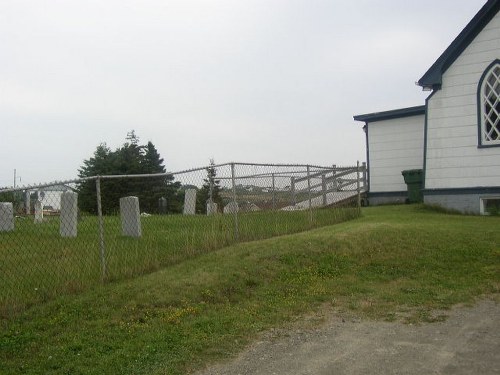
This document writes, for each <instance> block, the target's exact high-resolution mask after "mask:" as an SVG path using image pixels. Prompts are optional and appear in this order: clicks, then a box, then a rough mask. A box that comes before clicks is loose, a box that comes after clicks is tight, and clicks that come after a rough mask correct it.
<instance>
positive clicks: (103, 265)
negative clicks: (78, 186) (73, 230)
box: [95, 177, 106, 283]
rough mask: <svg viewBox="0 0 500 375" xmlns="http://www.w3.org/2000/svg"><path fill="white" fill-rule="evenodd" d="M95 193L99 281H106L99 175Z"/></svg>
mask: <svg viewBox="0 0 500 375" xmlns="http://www.w3.org/2000/svg"><path fill="white" fill-rule="evenodd" d="M95 187H96V194H97V216H98V222H99V252H100V256H101V282H103V283H104V281H106V249H105V246H104V220H103V217H102V204H101V177H97V179H96V180H95Z"/></svg>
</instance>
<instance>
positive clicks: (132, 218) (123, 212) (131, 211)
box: [120, 197, 142, 237]
mask: <svg viewBox="0 0 500 375" xmlns="http://www.w3.org/2000/svg"><path fill="white" fill-rule="evenodd" d="M120 217H121V221H122V234H123V235H124V236H128V237H141V235H142V230H141V212H140V210H139V198H137V197H123V198H120Z"/></svg>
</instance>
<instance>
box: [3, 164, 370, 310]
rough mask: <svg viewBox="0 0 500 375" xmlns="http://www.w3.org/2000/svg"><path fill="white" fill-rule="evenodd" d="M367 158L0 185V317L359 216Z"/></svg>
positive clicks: (224, 166) (241, 165) (222, 166)
mask: <svg viewBox="0 0 500 375" xmlns="http://www.w3.org/2000/svg"><path fill="white" fill-rule="evenodd" d="M365 186H366V168H365V166H364V165H363V166H360V165H359V164H358V165H357V166H354V167H336V166H332V167H319V166H310V165H265V164H243V163H229V164H221V165H210V166H208V167H205V168H198V169H192V170H188V171H181V172H177V173H166V174H155V175H127V176H123V175H119V176H96V177H90V178H85V179H78V180H72V181H65V182H56V183H50V184H44V185H37V186H24V187H17V188H8V189H0V278H1V280H0V285H1V292H0V317H3V318H8V317H9V316H12V315H15V314H16V313H17V312H19V311H23V310H24V309H26V308H27V307H29V306H30V305H33V304H36V303H41V302H44V301H47V300H50V299H52V298H54V297H55V296H58V295H62V294H71V293H78V292H80V291H83V290H85V289H88V288H90V287H92V286H95V285H98V284H100V283H104V282H108V281H113V280H121V279H125V278H130V277H133V276H136V275H141V274H145V273H148V272H152V271H154V270H157V269H159V268H161V267H165V266H168V265H172V264H175V263H178V262H181V261H182V260H185V259H187V258H190V257H193V256H196V255H198V254H201V253H204V252H208V251H211V250H214V249H218V248H221V247H223V246H227V245H230V244H233V243H236V242H241V241H249V240H256V239H264V238H268V237H272V236H279V235H284V234H289V233H295V232H299V231H304V230H308V229H311V228H315V227H319V226H324V225H331V224H335V223H338V222H342V221H345V220H349V219H352V218H355V217H358V216H359V213H360V210H359V207H360V204H361V194H362V192H363V191H364V189H365Z"/></svg>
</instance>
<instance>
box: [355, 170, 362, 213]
mask: <svg viewBox="0 0 500 375" xmlns="http://www.w3.org/2000/svg"><path fill="white" fill-rule="evenodd" d="M360 178H361V177H360V175H359V160H358V161H357V163H356V190H357V192H358V202H357V204H358V209H361V189H360V181H359V180H360Z"/></svg>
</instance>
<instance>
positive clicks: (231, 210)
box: [224, 202, 239, 214]
mask: <svg viewBox="0 0 500 375" xmlns="http://www.w3.org/2000/svg"><path fill="white" fill-rule="evenodd" d="M238 211H239V207H238V202H229V203H228V204H226V205H225V206H224V213H225V214H235V213H237V212H238Z"/></svg>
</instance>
